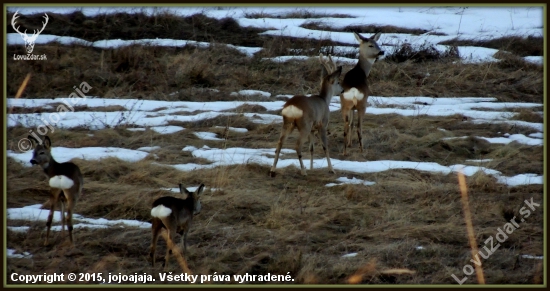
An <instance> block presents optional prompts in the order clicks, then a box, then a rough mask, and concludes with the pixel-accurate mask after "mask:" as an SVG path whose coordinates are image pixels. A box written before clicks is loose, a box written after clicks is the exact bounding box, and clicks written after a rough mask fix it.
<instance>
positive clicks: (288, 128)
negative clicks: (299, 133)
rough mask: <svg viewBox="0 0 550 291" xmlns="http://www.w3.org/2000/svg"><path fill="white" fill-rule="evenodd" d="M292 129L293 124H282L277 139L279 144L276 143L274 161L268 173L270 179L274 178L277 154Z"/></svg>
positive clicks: (277, 159)
mask: <svg viewBox="0 0 550 291" xmlns="http://www.w3.org/2000/svg"><path fill="white" fill-rule="evenodd" d="M293 129H294V124H293V123H284V124H283V130H282V131H281V136H280V137H279V142H278V143H277V149H276V150H275V159H274V160H273V166H271V170H270V171H269V173H270V175H271V176H272V177H273V176H275V175H274V174H275V168H276V167H277V162H278V161H279V154H280V153H281V147H283V143H284V142H285V140H286V137H287V136H288V134H289V133H290V132H291V131H292V130H293Z"/></svg>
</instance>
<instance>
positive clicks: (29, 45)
mask: <svg viewBox="0 0 550 291" xmlns="http://www.w3.org/2000/svg"><path fill="white" fill-rule="evenodd" d="M17 13H19V11H15V14H13V17H12V18H11V26H12V27H13V30H15V31H16V32H17V33H19V35H21V37H22V38H23V40H24V41H25V48H26V49H27V53H29V54H32V51H33V50H34V42H35V41H36V38H37V37H38V35H40V33H42V31H44V28H46V24H48V20H49V17H48V14H45V13H44V16H43V17H44V19H45V20H46V22H42V29H40V30H36V29H35V30H34V33H33V34H32V36H28V35H27V30H26V29H25V32H21V31H19V27H21V26H18V27H15V20H16V19H17V18H19V16H17Z"/></svg>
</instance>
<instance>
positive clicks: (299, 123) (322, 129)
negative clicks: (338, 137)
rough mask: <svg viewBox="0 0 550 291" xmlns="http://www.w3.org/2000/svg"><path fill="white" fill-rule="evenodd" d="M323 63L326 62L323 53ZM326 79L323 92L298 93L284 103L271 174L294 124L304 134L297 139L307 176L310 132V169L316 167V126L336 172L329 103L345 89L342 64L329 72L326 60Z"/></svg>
mask: <svg viewBox="0 0 550 291" xmlns="http://www.w3.org/2000/svg"><path fill="white" fill-rule="evenodd" d="M320 59H321V64H323V60H322V55H321V58H320ZM322 70H323V81H322V83H321V92H320V93H319V95H312V96H310V97H307V96H303V95H296V96H294V97H292V98H290V100H288V101H287V102H286V103H285V105H284V106H283V110H282V112H281V114H282V115H283V129H282V131H281V136H280V137H279V142H278V143H277V149H276V150H275V160H274V161H273V166H272V167H271V171H270V175H271V176H272V177H274V176H275V169H276V167H277V161H278V160H279V154H280V152H281V147H282V146H283V143H284V142H285V140H286V137H287V136H288V134H290V133H291V132H292V131H293V130H294V128H298V131H299V132H300V136H299V138H298V141H297V142H296V153H297V154H298V160H299V161H300V167H301V173H302V175H304V176H306V175H307V174H306V170H305V167H304V163H303V161H302V144H303V143H304V139H305V137H306V136H307V137H308V140H309V151H310V153H311V161H310V170H312V169H313V133H312V130H316V131H317V132H318V133H319V134H320V138H321V142H322V144H323V151H324V152H325V155H326V157H327V163H328V168H329V170H330V171H331V172H332V173H336V172H335V171H334V169H333V168H332V165H331V163H330V157H329V153H328V146H327V125H328V119H329V115H330V110H329V104H330V100H331V99H332V96H335V95H336V94H338V93H339V92H341V91H342V87H341V86H340V82H339V80H338V79H339V78H340V74H341V73H342V67H341V66H340V67H338V69H337V70H336V71H335V72H332V73H329V71H328V70H327V67H326V66H325V65H324V64H323V69H322Z"/></svg>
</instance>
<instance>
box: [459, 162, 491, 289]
mask: <svg viewBox="0 0 550 291" xmlns="http://www.w3.org/2000/svg"><path fill="white" fill-rule="evenodd" d="M458 184H459V186H460V194H461V197H462V199H461V201H462V209H463V211H464V220H465V221H466V230H467V232H468V240H469V242H470V248H471V250H472V259H474V260H475V259H476V258H475V256H476V255H477V254H478V249H477V242H476V238H475V235H474V227H473V225H472V213H471V212H470V204H469V202H468V187H467V186H466V178H465V177H464V174H463V173H462V172H461V171H459V172H458ZM474 266H475V270H476V275H477V282H478V283H479V284H485V277H484V276H483V268H482V267H481V263H480V264H479V265H478V264H474Z"/></svg>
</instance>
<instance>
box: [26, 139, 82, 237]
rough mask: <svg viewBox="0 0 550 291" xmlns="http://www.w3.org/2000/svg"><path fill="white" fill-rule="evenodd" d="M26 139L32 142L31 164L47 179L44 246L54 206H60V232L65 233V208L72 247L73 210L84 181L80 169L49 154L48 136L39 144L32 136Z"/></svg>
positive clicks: (48, 234)
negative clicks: (47, 199)
mask: <svg viewBox="0 0 550 291" xmlns="http://www.w3.org/2000/svg"><path fill="white" fill-rule="evenodd" d="M28 139H29V140H31V141H33V144H34V151H33V155H32V159H31V161H30V162H31V164H33V165H39V166H41V167H42V169H43V170H44V174H45V175H46V177H48V179H49V184H50V199H49V202H50V214H49V215H48V221H47V222H46V226H47V228H48V230H47V232H46V240H45V241H44V245H48V239H49V236H50V229H51V226H52V220H53V214H54V212H55V206H56V205H57V204H58V203H59V204H60V205H61V230H62V233H65V207H66V208H67V220H66V222H67V227H68V229H69V239H70V242H71V245H74V239H73V208H74V205H75V203H76V201H77V200H78V198H79V197H80V195H81V193H82V186H83V185H84V179H83V178H82V173H81V172H80V168H79V167H78V166H77V165H75V164H74V163H71V162H66V163H58V162H57V161H56V160H55V159H54V158H53V157H52V153H51V146H52V142H51V140H50V138H49V137H48V136H46V137H45V138H44V143H43V144H42V143H39V142H38V140H36V139H35V138H34V137H33V136H31V135H29V136H28Z"/></svg>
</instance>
